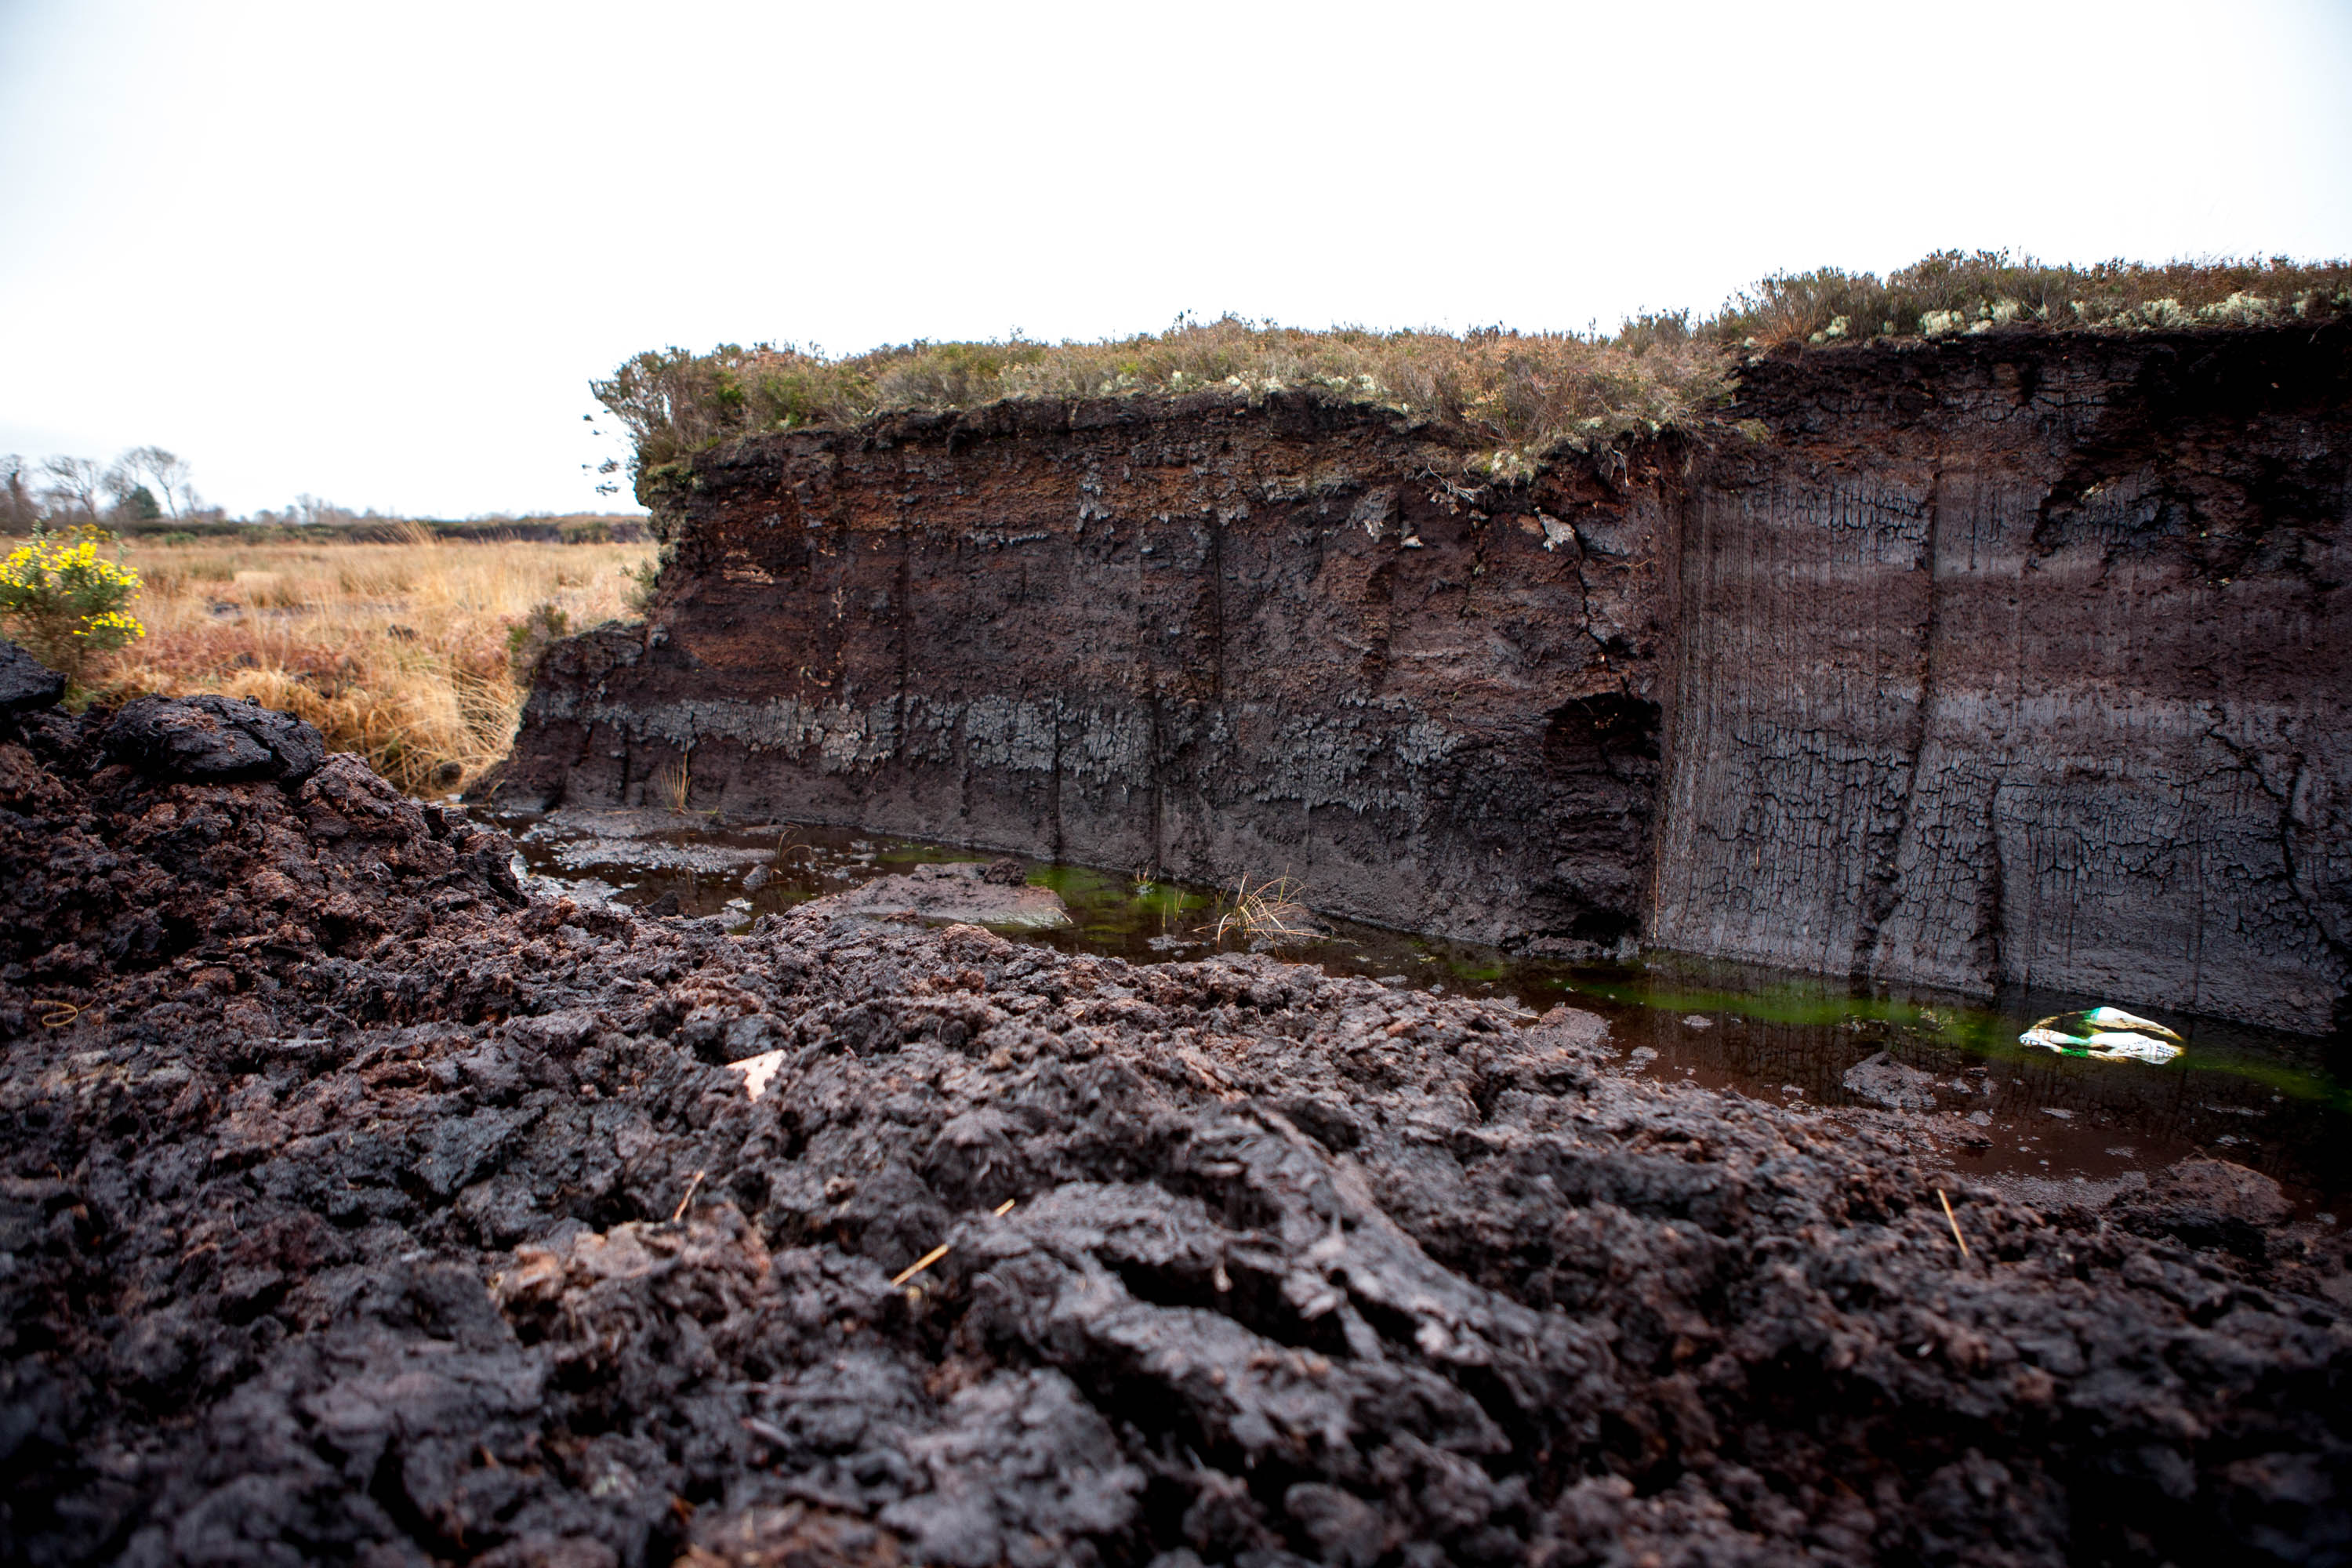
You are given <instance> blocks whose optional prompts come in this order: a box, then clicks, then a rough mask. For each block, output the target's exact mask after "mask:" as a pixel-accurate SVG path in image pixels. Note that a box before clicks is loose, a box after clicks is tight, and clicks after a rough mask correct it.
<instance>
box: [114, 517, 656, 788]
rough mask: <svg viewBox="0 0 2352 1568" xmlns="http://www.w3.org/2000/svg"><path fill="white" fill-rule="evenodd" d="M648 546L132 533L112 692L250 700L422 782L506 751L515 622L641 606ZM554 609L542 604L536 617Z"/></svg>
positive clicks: (573, 618) (467, 774)
mask: <svg viewBox="0 0 2352 1568" xmlns="http://www.w3.org/2000/svg"><path fill="white" fill-rule="evenodd" d="M650 554H651V547H650V546H648V545H645V544H569V545H567V544H531V543H480V544H476V543H448V542H434V541H431V540H429V539H421V540H412V541H411V542H407V543H400V544H328V545H317V544H302V543H285V542H262V543H249V544H248V543H236V542H222V541H217V540H208V541H203V542H196V543H193V544H163V543H157V542H151V541H139V542H133V543H132V544H131V546H130V551H129V559H130V562H131V564H132V565H133V566H135V567H137V568H138V570H139V572H140V574H141V575H142V577H143V578H144V579H145V581H146V592H145V593H143V594H142V595H141V596H140V599H139V601H138V605H137V610H138V614H139V616H140V618H141V619H142V620H143V621H145V622H146V623H147V626H148V636H147V637H145V638H144V639H142V640H141V641H139V642H136V643H133V644H131V646H130V647H127V648H125V649H123V650H122V651H121V653H119V654H117V655H115V656H114V657H113V658H111V659H110V660H109V661H108V662H107V665H106V667H105V668H104V669H103V670H102V671H100V672H99V674H98V676H97V679H96V680H95V682H94V684H95V685H96V686H97V689H99V691H100V694H101V695H102V696H104V697H106V698H107V699H109V700H120V699H124V698H129V697H131V696H135V695H138V694H140V693H142V692H149V691H154V692H162V693H164V694H166V695H171V696H180V695H185V694H188V693H192V692H198V691H219V692H223V693H226V694H227V695H229V696H232V697H253V698H257V699H258V700H261V701H262V702H264V703H267V704H268V705H269V706H270V707H273V708H282V709H285V710H288V711H289V712H292V713H297V714H299V715H300V716H301V717H302V718H304V719H307V720H309V721H310V722H311V723H313V724H316V725H317V726H318V727H319V728H320V731H323V732H324V733H325V735H326V737H327V743H328V745H329V746H330V747H331V748H333V749H335V750H337V751H350V752H359V753H360V754H361V755H362V756H363V757H365V758H367V760H368V762H369V763H370V764H371V765H372V766H373V767H374V768H375V769H376V771H377V772H379V773H383V775H384V777H386V778H388V779H390V780H392V781H393V782H394V783H395V784H399V785H400V786H401V787H402V788H403V789H405V790H408V791H411V792H412V793H415V794H428V793H443V792H447V791H450V790H455V789H459V788H462V787H463V786H464V785H466V784H468V783H470V782H472V780H473V779H474V778H475V777H476V776H477V775H478V774H479V773H481V772H482V771H483V770H485V769H486V768H488V767H489V766H490V765H491V764H492V763H496V762H497V761H498V760H499V758H501V757H503V756H504V755H505V754H506V752H507V749H508V746H509V743H510V742H511V741H512V739H513V736H514V729H515V722H516V721H517V719H518V718H519V717H520V713H521V711H522V700H523V696H524V688H523V686H522V684H521V682H520V679H519V673H520V672H518V671H517V670H516V669H514V668H511V661H510V658H509V654H510V649H511V646H512V642H511V634H512V632H513V629H514V628H515V627H516V626H527V625H529V624H530V623H532V621H533V618H534V612H536V611H537V610H538V607H539V606H541V605H552V606H553V607H554V608H555V609H556V610H557V611H560V612H561V613H562V616H563V617H564V619H565V621H566V622H567V623H568V625H569V626H571V627H572V629H574V630H577V629H580V628H583V627H586V626H593V625H595V624H596V623H598V622H600V621H606V620H612V619H614V618H616V617H621V616H628V615H630V614H632V613H633V612H632V611H631V610H630V608H629V599H628V596H629V595H630V593H631V592H632V590H633V589H634V587H635V584H633V583H632V582H631V581H630V580H629V579H628V577H627V576H626V575H625V574H626V572H627V571H628V569H630V568H632V567H635V566H638V565H640V564H642V563H644V562H645V561H646V559H647V558H648V556H649V555H650ZM543 621H544V617H543V616H541V624H543Z"/></svg>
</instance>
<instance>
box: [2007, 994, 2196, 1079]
mask: <svg viewBox="0 0 2352 1568" xmlns="http://www.w3.org/2000/svg"><path fill="white" fill-rule="evenodd" d="M2017 1041H2018V1044H2020V1045H2022V1046H2034V1047H2039V1048H2041V1049H2042V1050H2045V1051H2056V1052H2057V1053H2058V1054H2059V1055H2060V1056H2065V1057H2095V1058H2098V1059H2100V1060H2102V1061H2137V1062H2148V1063H2151V1064H2154V1065H2157V1066H2161V1065H2162V1064H2164V1063H2166V1062H2168V1061H2170V1060H2171V1059H2172V1058H2175V1057H2177V1056H2179V1054H2180V1053H2181V1052H2183V1051H2185V1050H2187V1049H2188V1048H2189V1043H2188V1042H2187V1041H2185V1040H2183V1039H2182V1038H2181V1037H2179V1035H2176V1034H2174V1033H2173V1032H2172V1031H2171V1030H2169V1029H2168V1028H2166V1027H2165V1026H2163V1025H2161V1024H2158V1023H2156V1022H2154V1021H2152V1020H2150V1019H2147V1018H2138V1017H2134V1016H2132V1015H2131V1014H2129V1013H2126V1012H2125V1011H2124V1010H2123V1009H2122V1008H2120V1007H2094V1008H2092V1009H2091V1010H2090V1011H2089V1012H2087V1013H2061V1014H2058V1015H2057V1016H2054V1017H2049V1018H2044V1019H2042V1021H2041V1022H2040V1023H2038V1024H2036V1025H2034V1026H2033V1027H2032V1028H2030V1029H2028V1030H2026V1031H2025V1033H2023V1034H2021V1035H2020V1036H2018V1037H2017Z"/></svg>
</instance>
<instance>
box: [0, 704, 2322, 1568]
mask: <svg viewBox="0 0 2352 1568" xmlns="http://www.w3.org/2000/svg"><path fill="white" fill-rule="evenodd" d="M46 691H47V688H46V687H45V686H44V685H43V683H42V682H41V681H40V680H39V679H37V676H35V675H34V674H31V673H28V672H26V671H25V670H24V669H23V668H22V667H21V665H11V666H9V667H8V668H5V669H0V705H5V707H6V708H7V709H9V710H11V711H10V714H9V716H8V717H7V718H5V720H0V726H5V730H6V731H8V733H7V734H6V736H5V740H0V964H5V968H0V1042H5V1046H0V1049H5V1058H0V1162H5V1170H0V1178H5V1179H0V1341H5V1352H0V1353H4V1354H5V1359H0V1471H5V1477H6V1479H5V1483H0V1484H5V1511H0V1556H5V1558H6V1559H7V1560H8V1561H12V1562H26V1563H85V1562H96V1561H117V1560H127V1561H131V1562H135V1563H303V1562H314V1561H362V1562H365V1563H371V1564H392V1563H424V1562H427V1561H448V1562H457V1561H478V1562H483V1563H502V1564H525V1563H541V1564H564V1565H579V1568H588V1565H592V1564H610V1563H646V1562H654V1563H668V1562H671V1561H673V1560H676V1559H677V1558H680V1557H685V1558H687V1559H688V1560H689V1561H691V1562H693V1563H697V1564H700V1565H710V1564H719V1563H742V1564H753V1563H760V1564H782V1563H802V1564H813V1563H894V1562H908V1561H929V1562H939V1563H954V1564H959V1565H965V1568H979V1565H982V1564H988V1563H1022V1564H1028V1563H1060V1562H1077V1563H1087V1562H1106V1563H1152V1562H1158V1563H1161V1564H1163V1565H1164V1568H1180V1565H1189V1564H1191V1563H1194V1562H1196V1561H1198V1562H1201V1563H1224V1562H1232V1563H1252V1564H1269V1565H1270V1564H1279V1563H1296V1562H1299V1561H1306V1562H1323V1563H1347V1564H1357V1565H1370V1564H1374V1563H1444V1562H1464V1563H1475V1562H1493V1563H1517V1562H1528V1561H1532V1562H1538V1563H1559V1564H1570V1563H1629V1564H1630V1563H1799V1562H1821V1563H1861V1562H1886V1563H1918V1562H1925V1563H2162V1562H2172V1563H2183V1564H2188V1563H2217V1562H2230V1563H2261V1562H2340V1561H2344V1560H2345V1559H2346V1557H2347V1554H2352V1512H2347V1497H2346V1494H2345V1491H2344V1489H2343V1488H2344V1486H2345V1477H2346V1474H2347V1457H2352V1397H2347V1396H2352V1388H2347V1374H2348V1373H2352V1317H2348V1316H2347V1314H2352V1275H2347V1260H2346V1256H2345V1247H2344V1244H2343V1242H2342V1241H2341V1239H2340V1238H2339V1237H2338V1235H2337V1233H2336V1232H2334V1231H2330V1230H2327V1229H2325V1228H2322V1227H2319V1226H2312V1225H2306V1224H2302V1223H2298V1222H2296V1221H2295V1220H2294V1219H2293V1217H2292V1216H2291V1215H2290V1212H2289V1209H2288V1205H2286V1204H2285V1203H2284V1201H2283V1200H2282V1199H2281V1197H2280V1195H2279V1193H2278V1190H2277V1188H2276V1186H2275V1185H2274V1184H2272V1183H2271V1182H2270V1181H2269V1179H2268V1178H2266V1177H2263V1176H2261V1175H2258V1174H2256V1173H2252V1172H2250V1171H2245V1170H2242V1169H2241V1168H2240V1167H2237V1166H2234V1165H2230V1164H2225V1163H2220V1162H2214V1161H2205V1160H2198V1161H2191V1162H2189V1163H2183V1164H2181V1165H2178V1166H2175V1167H2173V1168H2172V1169H2171V1170H2170V1171H2168V1172H2167V1173H2163V1174H2162V1175H2160V1176H2158V1178H2157V1179H2156V1180H2154V1181H2153V1182H2151V1183H2150V1184H2147V1186H2146V1187H2145V1188H2142V1189H2137V1190H2135V1191H2133V1192H2131V1193H2129V1194H2125V1195H2124V1196H2123V1197H2122V1198H2120V1199H2118V1200H2116V1202H2114V1203H2111V1204H2109V1205H2105V1206H2103V1207H2100V1208H2096V1209H2092V1208H2084V1207H2075V1208H2057V1209H2053V1210H2049V1211H2035V1210H2033V1209H2030V1208H2027V1207H2024V1206H2021V1205H2019V1204H2017V1203H2016V1202H2014V1201H2012V1200H2011V1199H2009V1198H2006V1197H2004V1196H2002V1195H2001V1194H2000V1193H1999V1192H1996V1191H1994V1190H1992V1189H1990V1188H1989V1187H1986V1186H1983V1185H1981V1184H1972V1182H1971V1181H1970V1180H1969V1178H1968V1177H1966V1176H1965V1175H1962V1174H1959V1173H1957V1172H1956V1171H1955V1169H1954V1163H1955V1161H1954V1153H1953V1152H1952V1151H1950V1150H1948V1148H1946V1147H1945V1146H1944V1145H1943V1144H1942V1143H1941V1142H1939V1141H1938V1137H1937V1134H1936V1133H1935V1132H1934V1131H1933V1128H1932V1125H1931V1124H1930V1123H1928V1122H1927V1121H1915V1120H1912V1119H1908V1118H1906V1117H1905V1116H1904V1115H1902V1114H1899V1113H1895V1112H1885V1113H1882V1112H1875V1111H1854V1110H1844V1111H1839V1112H1834V1113H1821V1112H1811V1111H1805V1110H1794V1109H1789V1108H1785V1107H1782V1106H1780V1105H1777V1104H1767V1103H1762V1102H1760V1101H1759V1100H1753V1099H1748V1098H1743V1097H1741V1096H1738V1095H1736V1094H1729V1093H1724V1092H1719V1091H1717V1090H1714V1089H1706V1088H1703V1087H1699V1086H1696V1085H1689V1084H1675V1083H1665V1082H1660V1081H1657V1080H1655V1079H1648V1078H1643V1077H1639V1076H1635V1075H1633V1074H1632V1073H1629V1072H1628V1071H1627V1070H1626V1069H1625V1065H1624V1062H1623V1060H1622V1057H1621V1056H1620V1055H1619V1053H1618V1052H1617V1051H1616V1050H1615V1049H1614V1048H1613V1047H1612V1045H1611V1043H1610V1041H1609V1039H1608V1037H1607V1034H1608V1032H1607V1027H1606V1026H1605V1025H1604V1024H1603V1023H1602V1021H1601V1020H1600V1019H1599V1018H1597V1017H1595V1016H1592V1015H1590V1014H1584V1013H1579V1012H1576V1011H1573V1010H1570V1009H1569V1008H1566V1007H1559V1008H1555V1009H1553V1010H1552V1011H1550V1012H1549V1013H1547V1014H1545V1015H1544V1016H1541V1017H1539V1018H1537V1017H1530V1016H1528V1015H1527V1014H1526V1013H1525V1011H1524V1010H1522V1009H1519V1008H1517V1007H1515V1006H1513V1005H1510V1004H1508V1003H1507V1002H1498V1001H1492V1000H1481V999H1476V998H1465V997H1452V996H1449V997H1433V996H1432V995H1430V994H1427V993H1424V992H1419V991H1412V990H1400V989H1396V988H1391V987H1384V986H1382V985H1381V984H1377V983H1376V982H1375V981H1373V980H1371V979H1357V978H1334V977H1332V976H1330V975H1328V974H1326V973H1323V972H1321V971H1320V970H1318V969H1315V968H1311V967H1307V966H1298V965H1288V964H1285V963H1278V962H1276V961H1275V960H1273V959H1271V958H1267V957H1263V956H1226V957H1219V958H1214V959H1211V960H1207V961H1204V962H1198V963H1171V964H1164V965H1159V966H1152V967H1141V966H1134V965H1130V964H1129V963H1125V962H1123V961H1119V960H1116V959H1105V958H1097V957H1092V956H1085V955H1072V954H1067V953H1063V952H1054V951H1051V950H1048V949H1045V948H1040V947H1036V946H1018V945H1014V944H1013V943H1011V942H1006V941H1004V940H1003V939H1001V938H998V937H996V936H992V935H991V934H989V933H987V932H986V931H981V930H979V929H976V928H973V927H970V926H956V927H950V928H947V929H945V930H938V929H929V928H924V927H919V926H909V925H903V924H894V923H891V922H887V921H882V922H877V921H870V920H860V919H855V918H843V917H838V916H827V915H826V914H824V912H822V911H819V912H814V913H808V914H797V915H794V914H787V915H781V916H779V915H770V916H766V917H763V918H761V920H760V921H758V922H757V923H756V924H755V925H754V926H753V928H752V929H751V931H749V933H748V934H744V935H741V936H730V935H729V934H727V933H726V932H725V931H724V930H723V927H722V925H721V924H720V923H719V922H717V921H697V920H692V919H684V918H659V917H655V918H643V917H636V916H630V915H625V914H621V913H617V912H615V911H614V910H611V909H609V908H606V907H603V906H597V905H592V904H586V903H581V902H575V901H572V900H535V901H534V900H530V899H529V897H528V895H526V894H524V893H523V892H522V891H521V890H520V888H519V887H518V885H517V884H516V882H515V881H514V879H513V877H512V874H511V871H510V870H509V858H510V854H511V850H510V847H509V844H508V843H507V841H506V840H505V839H504V838H503V837H501V836H499V835H498V834H495V833H490V832H487V831H483V830H481V829H479V828H478V827H477V826H472V825H470V824H468V823H467V822H466V821H464V820H463V819H462V818H460V817H459V816H457V814H455V813H444V812H441V811H437V810H435V809H432V808H426V807H422V806H420V805H417V804H416V803H415V802H413V801H411V800H408V799H406V798H405V797H404V796H402V795H399V794H397V793H396V792H395V791H394V790H393V789H391V788H390V787H389V786H388V785H386V784H383V782H382V781H381V780H379V779H377V778H376V777H375V776H374V775H373V774H372V773H369V772H368V771H367V770H366V769H365V768H364V767H363V766H362V765H361V764H360V763H358V762H357V761H356V760H355V759H352V758H349V757H341V756H336V757H323V756H322V755H321V752H323V748H322V747H320V746H319V744H318V742H317V738H316V735H315V732H310V733H309V734H305V733H304V732H303V729H302V727H300V726H299V725H295V724H293V723H292V722H291V721H284V720H282V719H280V718H278V716H275V715H270V714H268V713H267V712H266V711H265V710H257V709H252V708H247V707H241V706H238V705H229V704H218V705H216V706H215V707H212V708H209V709H208V708H205V707H203V706H199V705H197V704H195V703H185V704H153V705H150V706H147V707H145V708H143V709H140V710H135V711H134V710H125V711H124V712H123V713H122V714H121V715H120V716H112V717H110V716H106V715H95V716H91V717H88V718H81V719H77V718H73V717H69V716H67V715H65V714H63V713H61V712H59V711H58V710H55V709H54V708H52V707H50V706H48V705H47V698H46V696H45V692H46ZM752 1060H756V1061H757V1062H758V1063H759V1065H760V1067H761V1073H763V1074H765V1075H766V1076H765V1078H764V1082H763V1083H762V1084H761V1093H760V1094H759V1096H758V1098H757V1099H753V1098H751V1095H750V1094H749V1093H748V1092H747V1079H756V1078H759V1077H761V1074H747V1073H746V1072H744V1071H741V1070H735V1069H730V1067H729V1066H728V1064H729V1063H730V1062H740V1061H752ZM1939 1188H1940V1189H1942V1190H1943V1191H1944V1192H1945V1193H1946V1194H1948V1196H1949V1200H1950V1203H1951V1205H1952V1212H1953V1215H1954V1216H1955V1217H1954V1220H1952V1221H1948V1220H1947V1217H1946V1215H1945V1212H1944V1209H1943V1207H1942V1205H1941V1202H1940V1201H1939V1199H1938V1197H1937V1191H1938V1189H1939ZM1007 1205H1010V1206H1009V1207H1008V1206H1007ZM1955 1224H1956V1225H1957V1228H1958V1232H1959V1234H1960V1235H1961V1236H1964V1237H1966V1238H1967V1241H1968V1244H1969V1254H1968V1256H1966V1257H1965V1258H1964V1257H1963V1256H1962V1255H1961V1253H1960V1251H1959V1249H1958V1246H1957V1245H1956V1242H1955V1235H1954V1229H1955ZM941 1247H944V1248H945V1251H944V1252H943V1253H940V1250H939V1249H940V1248H941ZM934 1255H936V1256H934ZM924 1258H933V1261H931V1262H930V1263H929V1267H928V1268H922V1269H921V1270H920V1271H919V1272H917V1273H914V1274H912V1275H911V1276H908V1278H906V1279H905V1281H904V1282H903V1283H900V1284H895V1285H894V1283H893V1280H894V1279H896V1278H898V1277H899V1276H901V1275H902V1274H904V1273H905V1271H907V1270H908V1269H909V1268H910V1267H911V1266H913V1265H916V1264H917V1263H918V1262H919V1260H921V1259H924Z"/></svg>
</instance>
